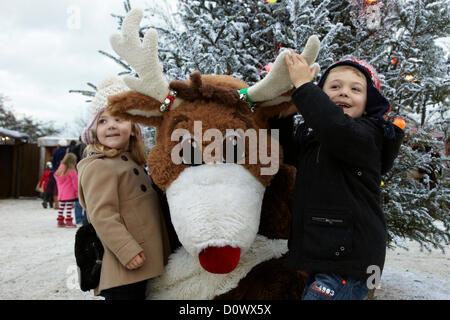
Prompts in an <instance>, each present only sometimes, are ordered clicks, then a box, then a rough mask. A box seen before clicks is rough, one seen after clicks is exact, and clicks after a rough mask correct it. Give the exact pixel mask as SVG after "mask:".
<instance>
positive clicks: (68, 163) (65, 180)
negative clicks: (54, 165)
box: [54, 153, 78, 228]
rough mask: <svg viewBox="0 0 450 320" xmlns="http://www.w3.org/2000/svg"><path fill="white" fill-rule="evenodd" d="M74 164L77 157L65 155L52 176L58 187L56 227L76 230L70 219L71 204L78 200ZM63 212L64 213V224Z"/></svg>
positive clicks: (70, 154) (71, 154) (69, 154)
mask: <svg viewBox="0 0 450 320" xmlns="http://www.w3.org/2000/svg"><path fill="white" fill-rule="evenodd" d="M76 164H77V157H76V156H75V155H74V154H73V153H67V154H66V155H65V156H64V158H63V159H62V161H61V164H60V166H59V168H58V170H56V172H55V174H54V176H55V180H56V184H57V186H58V202H59V209H58V218H57V221H58V227H64V226H65V227H67V228H76V225H75V224H74V223H73V218H72V208H73V203H74V201H75V200H77V198H78V177H77V171H76V170H75V166H76ZM64 210H65V211H66V219H65V223H64Z"/></svg>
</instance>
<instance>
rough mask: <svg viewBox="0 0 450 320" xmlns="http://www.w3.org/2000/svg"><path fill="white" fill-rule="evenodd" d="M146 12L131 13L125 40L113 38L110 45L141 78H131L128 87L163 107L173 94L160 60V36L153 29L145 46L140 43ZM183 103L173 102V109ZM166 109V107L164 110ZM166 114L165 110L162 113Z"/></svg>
mask: <svg viewBox="0 0 450 320" xmlns="http://www.w3.org/2000/svg"><path fill="white" fill-rule="evenodd" d="M142 15H143V13H142V10H140V9H133V10H131V11H130V12H129V13H128V14H127V16H126V17H125V19H124V20H123V23H122V36H121V35H119V34H113V35H112V36H111V37H110V43H111V46H112V48H113V50H114V51H115V52H116V53H117V54H118V55H119V56H121V57H122V58H123V59H125V61H127V62H128V63H129V64H130V66H131V67H132V68H133V69H134V70H135V71H136V73H137V74H138V76H139V78H136V77H131V76H127V77H125V78H124V81H125V83H126V84H127V86H128V87H129V88H130V89H133V90H136V91H137V92H140V93H142V94H145V95H147V96H150V97H152V98H154V99H156V100H158V101H160V102H161V103H163V105H164V103H165V100H166V98H167V97H168V94H169V93H171V94H170V96H172V97H174V95H175V93H174V92H170V89H169V84H168V82H167V81H166V79H165V77H164V74H163V68H162V66H161V64H160V62H159V58H158V33H157V32H156V30H155V29H149V30H148V31H147V32H146V34H145V35H144V39H143V41H142V43H141V40H140V39H139V25H140V22H141V20H142ZM181 102H182V101H181V99H179V98H178V99H176V100H175V101H174V102H173V106H172V108H176V107H177V106H178V105H179V104H180V103H181ZM162 107H163V106H162ZM161 111H163V109H162V110H161Z"/></svg>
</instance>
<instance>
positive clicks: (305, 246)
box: [271, 83, 403, 280]
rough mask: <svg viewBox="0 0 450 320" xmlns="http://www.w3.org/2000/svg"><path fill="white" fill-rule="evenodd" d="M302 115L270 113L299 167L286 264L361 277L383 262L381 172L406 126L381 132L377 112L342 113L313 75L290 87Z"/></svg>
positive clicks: (290, 160)
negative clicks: (297, 118) (296, 122)
mask: <svg viewBox="0 0 450 320" xmlns="http://www.w3.org/2000/svg"><path fill="white" fill-rule="evenodd" d="M292 99H293V101H294V103H295V105H296V106H297V109H298V110H299V112H300V113H301V114H302V116H303V118H304V120H305V122H304V123H303V124H301V125H300V126H299V128H298V129H297V130H296V132H295V135H293V134H292V132H293V121H292V120H293V119H292V117H288V118H285V119H272V122H271V128H278V129H280V143H281V145H282V147H283V150H284V157H285V159H284V161H285V163H288V164H292V165H294V166H295V167H296V168H297V177H296V186H295V193H294V200H293V202H292V212H293V217H292V224H291V233H290V237H289V242H288V246H289V254H288V257H287V261H286V264H287V265H288V266H289V267H291V268H295V269H304V270H308V271H310V272H314V273H316V272H325V273H336V274H339V275H341V276H352V277H356V278H359V279H361V280H365V279H367V277H368V276H370V275H372V274H373V269H370V272H369V273H368V272H367V268H368V267H369V266H371V265H375V266H378V267H379V268H380V271H381V270H382V269H383V266H384V260H385V253H386V237H387V232H386V221H385V218H384V214H383V212H382V210H381V206H380V183H381V174H383V173H385V172H387V171H388V170H389V169H390V168H391V167H392V164H393V162H394V159H395V158H396V157H397V154H398V151H399V148H400V144H401V141H402V139H403V131H402V130H401V129H399V128H397V127H395V128H396V129H395V130H396V131H395V133H396V137H395V139H393V140H392V139H391V140H388V139H387V138H385V137H383V128H382V127H381V125H380V124H379V122H378V121H377V120H375V119H371V118H368V117H364V116H363V117H361V118H358V119H353V118H351V117H350V116H348V115H345V114H344V113H343V111H342V109H341V108H338V107H337V106H336V105H335V104H334V103H333V102H331V100H330V99H329V98H328V96H327V95H326V94H325V93H324V92H323V91H322V90H321V89H320V88H319V87H317V86H316V85H314V84H313V83H307V84H305V85H303V86H301V87H300V88H298V89H297V90H295V91H294V92H293V94H292Z"/></svg>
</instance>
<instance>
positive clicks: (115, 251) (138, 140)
mask: <svg viewBox="0 0 450 320" xmlns="http://www.w3.org/2000/svg"><path fill="white" fill-rule="evenodd" d="M126 90H128V88H127V87H126V86H125V84H124V83H123V82H122V81H120V80H119V79H116V78H108V79H105V80H104V81H102V82H101V83H100V85H99V90H98V91H97V94H96V96H95V98H94V100H93V102H92V109H93V110H92V114H93V119H92V122H91V124H90V125H89V126H88V127H87V128H86V129H85V130H84V132H83V135H82V139H83V141H84V142H85V143H86V144H87V147H86V149H85V154H86V155H87V157H86V158H84V159H83V160H81V161H80V162H79V164H78V166H77V168H78V172H79V177H80V178H79V190H80V194H79V195H80V203H81V205H82V206H83V208H85V210H86V213H87V218H88V220H89V221H90V222H91V224H92V225H93V227H94V229H95V230H96V232H97V235H98V237H99V238H100V240H101V242H102V244H103V247H104V249H105V252H104V255H103V260H102V267H101V273H100V283H99V286H98V287H97V288H96V289H95V290H94V294H95V295H101V296H103V297H105V299H106V300H128V299H136V300H143V299H145V291H146V283H147V280H148V279H150V278H153V277H156V276H159V275H161V274H162V273H163V271H164V264H165V262H166V259H167V257H168V255H169V252H170V248H169V246H168V237H167V233H166V229H165V225H164V219H163V217H162V211H161V207H160V203H159V198H158V196H157V193H156V192H155V191H154V189H153V188H152V182H151V179H150V177H149V176H148V175H147V174H146V172H145V170H144V167H143V165H144V164H145V162H146V158H147V157H146V154H145V152H144V145H143V136H142V131H141V129H140V127H139V126H138V125H137V124H132V123H131V122H129V121H124V120H120V119H118V118H115V117H112V116H111V115H110V114H109V113H108V112H107V111H105V109H106V106H107V97H108V96H109V95H113V94H118V93H121V92H123V91H126Z"/></svg>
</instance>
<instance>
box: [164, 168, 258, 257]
mask: <svg viewBox="0 0 450 320" xmlns="http://www.w3.org/2000/svg"><path fill="white" fill-rule="evenodd" d="M264 191H265V187H264V186H263V185H262V183H261V182H260V181H259V180H258V179H256V178H255V177H254V176H253V175H252V174H251V173H250V172H249V171H248V170H247V169H245V168H244V167H243V166H241V165H238V164H234V163H224V164H206V165H201V166H195V167H189V168H187V169H185V170H184V171H183V172H182V173H181V174H180V175H179V176H178V178H177V179H176V180H174V181H173V182H172V183H171V185H170V186H169V188H167V191H166V195H167V202H168V204H169V209H170V217H171V220H172V223H173V226H174V228H175V231H176V233H177V235H178V238H179V240H180V242H181V243H182V245H183V246H184V247H185V248H186V251H187V252H189V253H190V254H191V255H192V256H193V257H197V255H198V254H199V253H200V252H201V250H203V249H205V248H207V247H209V246H219V247H222V246H226V245H229V246H232V247H238V248H240V249H241V254H243V253H244V252H245V251H246V250H247V249H248V248H249V247H250V245H251V244H252V243H253V241H254V239H255V236H256V233H257V232H258V228H259V219H260V214H261V206H262V200H263V197H264Z"/></svg>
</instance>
